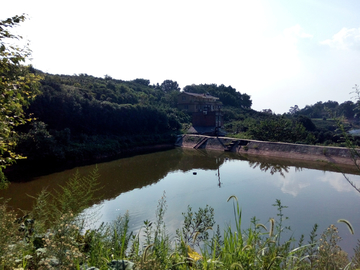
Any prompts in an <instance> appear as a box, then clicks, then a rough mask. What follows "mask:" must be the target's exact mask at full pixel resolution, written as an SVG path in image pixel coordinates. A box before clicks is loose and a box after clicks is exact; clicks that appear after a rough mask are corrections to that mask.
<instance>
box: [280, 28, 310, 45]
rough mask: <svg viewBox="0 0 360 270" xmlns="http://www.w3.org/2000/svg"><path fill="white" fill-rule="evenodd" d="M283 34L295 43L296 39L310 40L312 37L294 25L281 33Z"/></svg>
mask: <svg viewBox="0 0 360 270" xmlns="http://www.w3.org/2000/svg"><path fill="white" fill-rule="evenodd" d="M283 34H284V36H285V37H288V38H295V39H296V41H297V39H298V38H312V37H313V35H311V34H308V33H305V31H304V29H303V28H302V27H301V26H300V25H299V24H296V25H294V26H292V27H289V28H286V29H285V30H284V31H283Z"/></svg>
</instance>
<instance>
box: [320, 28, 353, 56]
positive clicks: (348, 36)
mask: <svg viewBox="0 0 360 270" xmlns="http://www.w3.org/2000/svg"><path fill="white" fill-rule="evenodd" d="M321 44H324V45H328V46H330V47H331V48H335V49H338V50H349V49H355V50H360V28H351V29H348V28H345V27H344V28H343V29H341V30H340V31H339V32H338V33H336V34H335V35H333V37H332V38H331V39H326V40H324V41H322V42H321Z"/></svg>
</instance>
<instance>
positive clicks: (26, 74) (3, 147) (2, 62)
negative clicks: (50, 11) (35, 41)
mask: <svg viewBox="0 0 360 270" xmlns="http://www.w3.org/2000/svg"><path fill="white" fill-rule="evenodd" d="M24 20H25V16H24V15H21V16H14V17H12V18H8V19H6V20H2V21H0V104H1V108H0V179H1V183H2V184H4V183H5V182H4V180H5V178H4V175H3V173H2V169H4V168H5V167H6V166H7V165H8V164H11V163H13V162H14V161H15V160H16V159H18V158H20V157H21V156H20V155H18V154H16V153H15V152H14V151H13V149H14V146H15V142H16V141H15V140H14V128H15V127H16V126H18V125H20V124H23V123H25V122H26V121H27V120H29V119H27V117H26V115H25V113H24V108H25V107H27V106H28V105H29V101H30V100H31V99H33V98H34V96H35V95H36V94H37V93H38V85H39V84H38V82H39V80H40V77H39V76H37V75H35V74H33V73H32V72H30V67H29V66H26V65H25V61H26V59H27V58H28V57H29V56H30V54H31V51H30V49H29V48H28V46H27V45H26V46H24V47H20V46H19V45H16V44H13V43H16V40H20V39H22V37H21V36H19V35H13V34H12V33H11V31H10V30H11V28H13V27H15V26H17V25H18V24H20V23H21V22H23V21H24Z"/></svg>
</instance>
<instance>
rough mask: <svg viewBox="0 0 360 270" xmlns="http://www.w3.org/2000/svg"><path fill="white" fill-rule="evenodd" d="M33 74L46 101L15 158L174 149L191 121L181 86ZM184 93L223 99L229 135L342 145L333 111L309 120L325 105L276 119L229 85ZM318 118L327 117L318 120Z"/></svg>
mask: <svg viewBox="0 0 360 270" xmlns="http://www.w3.org/2000/svg"><path fill="white" fill-rule="evenodd" d="M32 72H35V73H36V74H39V75H41V76H42V77H43V79H42V80H41V87H40V92H41V94H39V95H38V96H37V97H36V99H35V100H34V101H33V102H32V103H31V105H30V106H29V108H28V109H27V113H28V114H30V115H32V117H33V118H35V120H34V121H32V122H31V123H29V124H27V125H23V126H20V127H19V128H18V130H17V133H18V145H17V151H18V152H20V153H22V154H23V155H25V156H27V157H28V161H34V162H40V161H41V162H42V164H44V162H45V164H54V163H56V164H59V163H60V164H61V163H63V162H69V161H70V162H74V161H82V160H93V159H95V158H98V157H102V156H112V155H116V154H118V153H121V152H122V151H123V150H126V149H130V148H132V147H138V146H145V145H152V144H160V143H173V142H174V141H175V139H176V135H178V134H180V133H181V132H184V131H186V128H187V127H189V126H190V124H191V116H190V115H189V114H187V113H186V112H183V111H180V110H178V109H177V96H178V94H179V93H180V88H179V85H178V84H177V82H176V81H172V80H166V81H164V82H163V83H162V84H157V85H150V81H149V80H146V79H135V80H132V81H123V80H117V79H113V78H111V77H110V76H105V77H104V78H97V77H93V76H90V75H87V74H79V75H72V76H70V75H51V74H45V73H42V72H41V71H37V70H34V69H33V70H32ZM184 91H188V92H194V93H209V94H210V95H213V96H216V97H219V99H220V101H221V102H222V103H223V108H222V112H223V114H224V121H225V129H226V131H227V132H228V136H233V137H240V138H248V139H258V140H270V141H285V142H293V143H307V144H327V145H341V144H342V143H344V140H343V139H342V138H341V134H340V133H339V132H337V128H338V127H337V126H336V122H335V121H332V120H325V117H324V112H325V111H326V112H327V115H328V114H329V109H328V108H329V106H322V108H323V110H322V111H321V112H319V113H318V114H316V115H315V114H310V113H308V112H310V111H311V112H314V111H319V110H315V108H318V107H319V104H323V103H316V104H315V105H312V106H307V107H305V108H304V109H301V110H300V109H299V108H296V107H291V108H292V109H293V110H290V112H289V113H287V114H283V115H275V114H272V113H271V110H270V112H269V110H264V111H262V112H257V111H254V110H252V109H251V105H252V101H251V99H250V96H249V95H247V94H245V93H243V94H242V93H240V92H239V91H236V89H235V88H232V87H231V86H224V85H216V84H201V85H189V86H186V87H184ZM328 103H329V102H327V103H324V104H328ZM336 103H337V102H336ZM329 104H330V103H329ZM331 104H333V103H331ZM334 104H335V103H334ZM348 104H350V103H349V102H347V103H346V105H348ZM355 107H356V106H355ZM294 108H295V110H294ZM334 108H335V107H332V109H334ZM336 108H338V109H337V110H336V112H337V115H344V116H345V117H348V116H349V112H348V110H341V108H348V106H345V105H342V104H340V105H339V104H337V106H336ZM339 108H340V109H339ZM352 111H354V109H352ZM313 116H316V117H319V116H320V117H322V118H321V119H320V120H316V121H315V120H312V119H311V118H312V117H313ZM351 116H352V118H354V115H351ZM319 121H320V122H319ZM321 121H322V122H321ZM324 121H325V122H324ZM28 161H27V162H28Z"/></svg>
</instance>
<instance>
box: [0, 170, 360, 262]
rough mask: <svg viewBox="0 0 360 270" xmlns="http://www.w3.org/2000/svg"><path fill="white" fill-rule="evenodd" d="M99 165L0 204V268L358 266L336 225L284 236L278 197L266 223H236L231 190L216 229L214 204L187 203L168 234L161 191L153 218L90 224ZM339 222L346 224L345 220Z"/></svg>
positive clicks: (238, 216)
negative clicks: (14, 205) (23, 200)
mask: <svg viewBox="0 0 360 270" xmlns="http://www.w3.org/2000/svg"><path fill="white" fill-rule="evenodd" d="M98 177H99V174H98V172H97V169H95V170H94V171H93V172H91V173H90V174H89V175H87V176H81V175H79V174H78V173H76V174H75V175H74V176H73V177H72V178H71V179H69V181H68V183H67V184H66V185H64V186H62V187H61V193H58V194H56V196H55V197H54V196H52V195H51V194H50V193H49V192H48V191H46V190H45V191H43V192H42V193H41V194H40V195H39V196H38V197H37V198H36V200H35V205H34V208H33V210H32V211H31V212H30V213H26V215H25V216H23V217H21V218H16V215H15V213H14V212H12V211H9V209H7V204H6V202H3V203H2V204H1V205H0V269H14V268H18V269H88V268H90V267H91V266H96V267H97V268H99V269H122V268H116V264H117V265H118V266H126V267H127V268H126V269H357V268H358V267H360V263H359V262H360V244H358V246H357V247H356V248H355V249H354V253H355V255H354V257H353V258H352V259H351V261H349V259H348V256H347V254H346V253H345V252H343V251H342V250H341V248H340V247H339V245H338V243H339V241H340V240H341V239H340V236H339V234H338V230H337V228H336V227H335V225H330V226H329V227H328V228H327V229H326V230H325V231H324V232H323V233H322V235H321V236H320V238H318V235H317V230H318V226H317V225H316V224H315V225H314V228H313V230H312V231H311V233H310V235H309V241H308V242H307V243H304V242H305V241H304V236H302V237H301V239H299V241H298V242H297V243H296V241H295V239H294V238H293V237H290V238H289V239H286V238H284V236H285V235H288V234H287V232H289V231H290V228H289V227H288V226H286V224H285V222H286V220H287V219H288V218H287V217H286V216H285V215H284V210H285V209H286V208H287V207H286V206H284V205H282V203H281V201H280V200H276V202H275V204H274V206H275V207H276V208H277V211H278V214H277V218H270V219H269V221H268V222H267V223H265V224H266V225H265V224H262V223H259V220H257V219H256V218H255V217H254V218H252V220H251V225H250V226H249V227H248V228H245V229H244V228H243V227H242V211H241V209H240V206H239V202H238V200H237V198H236V197H235V196H231V197H229V199H228V202H229V203H231V202H232V207H233V211H234V219H235V226H231V225H227V226H225V229H224V231H223V233H221V231H220V229H219V226H218V225H217V226H216V229H215V226H214V225H215V220H214V209H213V208H212V207H210V206H206V207H205V208H199V210H198V211H197V212H193V210H192V208H191V207H190V206H189V207H188V211H187V213H183V216H184V222H183V224H182V226H181V227H180V228H179V229H178V230H177V231H176V235H175V236H172V235H171V234H170V233H169V232H168V231H167V229H166V224H165V222H164V215H165V213H166V208H167V206H166V196H165V193H164V195H163V197H162V198H161V199H160V200H159V204H158V207H157V210H156V213H155V216H156V218H155V220H154V221H149V220H146V221H144V225H143V227H142V228H141V229H140V230H139V232H137V233H133V232H132V231H131V228H130V217H129V214H128V213H125V214H124V215H123V216H119V217H118V218H117V219H115V220H114V221H113V222H111V223H109V224H101V225H100V226H99V227H98V228H96V229H89V228H90V226H89V224H88V222H89V221H91V220H93V219H94V216H93V215H91V216H89V215H84V214H82V211H83V210H84V209H85V208H86V207H87V206H88V205H89V204H91V203H92V202H93V200H94V194H95V192H96V190H98V185H97V179H98ZM341 222H343V223H345V224H346V225H348V227H349V229H351V230H352V227H351V224H350V223H349V222H348V221H346V220H341Z"/></svg>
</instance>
